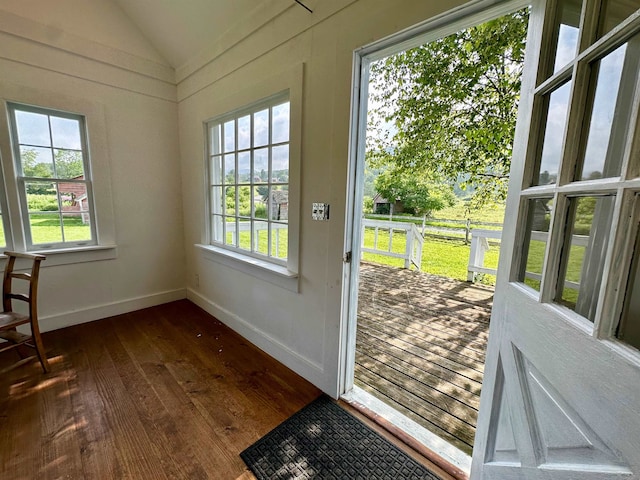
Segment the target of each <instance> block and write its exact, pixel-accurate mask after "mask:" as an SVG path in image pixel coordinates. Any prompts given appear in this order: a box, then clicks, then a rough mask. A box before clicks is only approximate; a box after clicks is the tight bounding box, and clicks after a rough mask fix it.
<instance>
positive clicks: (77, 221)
mask: <svg viewBox="0 0 640 480" xmlns="http://www.w3.org/2000/svg"><path fill="white" fill-rule="evenodd" d="M31 238H32V239H33V243H34V245H39V244H46V243H58V242H62V241H63V238H62V227H61V225H60V217H59V216H58V214H57V213H46V214H41V215H40V214H39V215H32V216H31ZM83 240H91V227H90V226H89V224H88V223H87V224H84V223H82V218H81V217H80V216H79V215H78V216H75V215H74V216H65V217H64V241H67V242H73V241H83Z"/></svg>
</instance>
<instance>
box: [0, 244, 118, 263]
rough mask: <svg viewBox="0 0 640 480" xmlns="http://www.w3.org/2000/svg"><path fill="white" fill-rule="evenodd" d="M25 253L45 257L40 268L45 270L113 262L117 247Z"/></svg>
mask: <svg viewBox="0 0 640 480" xmlns="http://www.w3.org/2000/svg"><path fill="white" fill-rule="evenodd" d="M26 253H39V254H41V255H46V257H47V259H46V260H45V261H44V262H42V268H47V267H55V266H58V265H71V264H73V263H85V262H98V261H100V260H113V259H114V258H116V257H117V256H118V247H117V246H116V245H92V246H90V247H76V248H64V249H41V250H29V251H28V252H26ZM0 258H7V257H6V255H0Z"/></svg>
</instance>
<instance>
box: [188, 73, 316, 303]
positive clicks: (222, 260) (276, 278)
mask: <svg viewBox="0 0 640 480" xmlns="http://www.w3.org/2000/svg"><path fill="white" fill-rule="evenodd" d="M303 71H304V65H303V64H298V65H295V66H293V67H291V68H289V69H286V70H284V71H282V72H281V73H278V74H274V75H272V76H268V77H261V78H260V81H259V83H255V84H254V85H250V86H248V87H247V88H246V89H243V90H241V91H236V92H235V93H233V94H230V95H229V96H227V97H216V98H212V99H211V102H210V103H209V104H208V105H204V106H202V108H203V109H204V110H205V111H207V112H208V113H209V117H208V118H207V119H205V120H204V121H203V124H202V135H203V137H202V145H203V146H204V149H203V153H204V157H205V159H204V160H203V174H202V178H203V190H202V191H203V197H202V200H203V203H202V212H203V223H202V227H203V228H202V239H201V242H200V243H198V244H196V245H195V247H196V248H197V249H198V250H199V251H200V253H201V255H202V257H203V258H204V259H206V260H210V261H212V262H216V263H219V264H222V265H224V266H226V267H229V268H232V269H234V270H238V271H240V272H243V273H246V274H248V275H251V276H253V277H256V278H258V279H260V280H264V281H266V282H269V283H272V284H274V285H277V286H279V287H282V288H285V289H287V290H290V291H292V292H297V291H298V277H299V275H298V261H299V229H300V165H301V142H302V87H303ZM287 91H288V93H289V185H288V186H289V212H288V247H287V253H288V256H287V260H286V262H274V261H272V260H271V259H269V258H267V257H260V256H256V255H250V254H249V253H250V252H248V251H245V250H240V249H229V248H226V247H225V246H223V245H219V244H215V243H214V242H212V236H211V231H212V229H211V207H210V205H211V203H210V198H209V195H210V182H209V178H210V177H209V172H208V170H207V167H206V165H207V162H208V153H209V152H208V146H207V145H208V139H207V138H208V123H209V122H210V121H211V120H215V119H219V118H222V117H224V116H226V115H228V114H229V113H230V112H231V113H234V112H237V111H238V109H239V108H244V107H242V106H251V105H254V104H256V103H258V102H260V101H263V100H265V99H269V98H272V97H274V96H276V95H278V94H281V93H284V92H287Z"/></svg>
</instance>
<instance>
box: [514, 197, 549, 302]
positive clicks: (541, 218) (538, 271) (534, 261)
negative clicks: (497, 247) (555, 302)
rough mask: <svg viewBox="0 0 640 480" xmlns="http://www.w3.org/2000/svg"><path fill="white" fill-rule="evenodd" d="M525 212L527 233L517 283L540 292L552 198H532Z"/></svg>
mask: <svg viewBox="0 0 640 480" xmlns="http://www.w3.org/2000/svg"><path fill="white" fill-rule="evenodd" d="M528 202H529V208H528V212H527V232H526V237H525V241H524V245H525V250H524V251H523V253H522V265H521V267H520V272H519V275H518V281H519V282H524V283H525V284H527V285H529V286H530V287H531V288H534V289H536V290H538V291H540V283H541V281H542V267H543V266H544V259H545V251H546V248H547V240H548V237H549V226H550V224H551V211H552V209H553V198H552V197H545V198H534V199H532V200H529V201H528Z"/></svg>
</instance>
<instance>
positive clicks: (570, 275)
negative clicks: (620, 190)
mask: <svg viewBox="0 0 640 480" xmlns="http://www.w3.org/2000/svg"><path fill="white" fill-rule="evenodd" d="M614 203H615V196H613V195H606V196H599V197H576V198H572V199H570V200H569V211H568V216H567V218H568V222H567V235H566V237H565V241H564V249H563V252H562V260H561V275H560V278H559V284H558V287H559V288H558V291H557V292H556V301H558V302H559V303H561V304H562V305H565V306H567V307H569V308H571V309H572V310H574V311H576V312H577V313H579V314H580V315H582V316H583V317H585V318H587V319H589V320H591V321H593V320H594V318H595V312H596V307H597V306H598V294H599V291H600V284H601V281H602V268H603V265H604V257H605V252H606V250H607V245H608V243H609V235H610V233H611V224H612V219H613V207H614Z"/></svg>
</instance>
